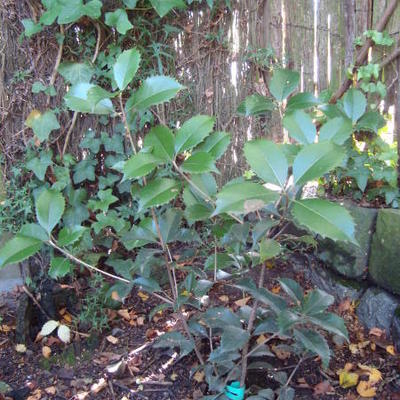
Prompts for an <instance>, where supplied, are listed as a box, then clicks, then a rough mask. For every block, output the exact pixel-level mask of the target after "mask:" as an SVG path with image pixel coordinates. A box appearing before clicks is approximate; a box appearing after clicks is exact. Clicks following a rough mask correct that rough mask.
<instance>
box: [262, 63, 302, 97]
mask: <svg viewBox="0 0 400 400" xmlns="http://www.w3.org/2000/svg"><path fill="white" fill-rule="evenodd" d="M299 81H300V74H299V73H298V72H295V71H291V70H289V69H276V70H275V71H274V74H273V75H272V78H271V81H270V83H269V91H270V92H271V94H272V96H274V97H275V99H276V100H278V101H283V100H285V99H286V98H287V97H288V96H289V95H290V94H291V93H293V92H294V91H295V90H296V88H297V86H298V84H299Z"/></svg>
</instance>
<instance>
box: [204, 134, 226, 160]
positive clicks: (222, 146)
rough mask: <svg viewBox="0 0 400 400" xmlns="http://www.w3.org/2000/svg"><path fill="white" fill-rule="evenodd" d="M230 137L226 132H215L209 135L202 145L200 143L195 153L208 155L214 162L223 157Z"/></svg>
mask: <svg viewBox="0 0 400 400" xmlns="http://www.w3.org/2000/svg"><path fill="white" fill-rule="evenodd" d="M230 140H231V137H230V134H229V133H226V132H215V133H213V134H211V135H210V136H209V137H208V138H207V139H206V140H205V141H204V143H201V144H200V145H199V146H198V147H197V148H196V151H204V152H206V153H209V154H210V155H211V156H212V157H213V158H214V159H215V160H218V159H219V158H220V157H222V156H223V154H224V153H225V151H226V149H227V148H228V146H229V143H230Z"/></svg>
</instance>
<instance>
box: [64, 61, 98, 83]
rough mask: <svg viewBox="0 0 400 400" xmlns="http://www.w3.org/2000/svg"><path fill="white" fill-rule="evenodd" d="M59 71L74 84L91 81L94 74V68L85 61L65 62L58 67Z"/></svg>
mask: <svg viewBox="0 0 400 400" xmlns="http://www.w3.org/2000/svg"><path fill="white" fill-rule="evenodd" d="M57 71H58V73H59V74H60V75H61V76H62V77H63V78H64V79H65V80H66V81H68V82H70V83H72V84H73V85H75V84H77V83H80V82H86V83H89V82H90V80H91V79H92V76H93V75H94V70H93V68H92V67H91V66H90V65H88V64H85V63H74V62H70V61H66V62H63V63H61V64H60V65H59V67H58V69H57Z"/></svg>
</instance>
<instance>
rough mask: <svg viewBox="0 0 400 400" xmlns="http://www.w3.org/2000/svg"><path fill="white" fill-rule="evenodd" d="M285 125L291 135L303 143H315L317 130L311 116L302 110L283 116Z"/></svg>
mask: <svg viewBox="0 0 400 400" xmlns="http://www.w3.org/2000/svg"><path fill="white" fill-rule="evenodd" d="M283 126H284V127H285V128H286V129H287V130H288V132H289V135H290V136H291V137H292V138H293V139H295V140H297V141H298V142H299V143H301V144H309V143H314V140H315V136H316V134H317V130H316V129H315V126H314V124H313V122H312V119H311V117H310V116H309V115H308V114H306V113H305V112H304V111H302V110H296V111H293V112H291V113H287V114H286V115H285V116H284V117H283Z"/></svg>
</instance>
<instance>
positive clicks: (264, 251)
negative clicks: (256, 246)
mask: <svg viewBox="0 0 400 400" xmlns="http://www.w3.org/2000/svg"><path fill="white" fill-rule="evenodd" d="M281 251H282V247H281V245H280V244H279V243H278V242H277V241H276V240H273V239H264V240H262V241H261V243H260V261H261V262H264V261H267V260H270V259H271V258H275V257H276V256H278V255H279V254H280V253H281Z"/></svg>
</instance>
